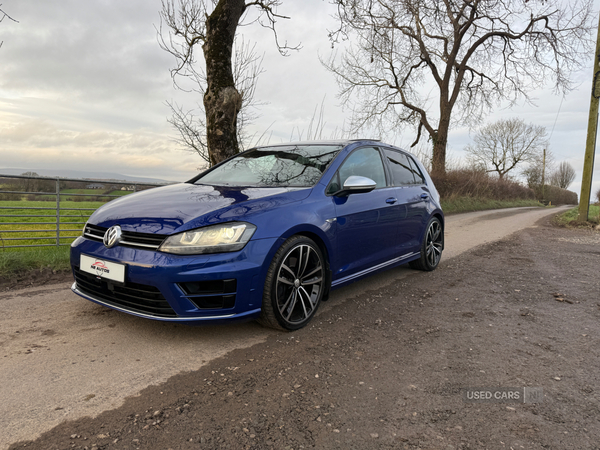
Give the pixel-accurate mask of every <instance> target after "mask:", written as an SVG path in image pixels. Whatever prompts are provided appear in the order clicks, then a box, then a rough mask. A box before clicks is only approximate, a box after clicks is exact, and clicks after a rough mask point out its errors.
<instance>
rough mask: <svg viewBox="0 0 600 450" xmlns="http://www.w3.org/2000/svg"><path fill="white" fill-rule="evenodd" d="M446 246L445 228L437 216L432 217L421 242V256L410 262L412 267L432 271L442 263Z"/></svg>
mask: <svg viewBox="0 0 600 450" xmlns="http://www.w3.org/2000/svg"><path fill="white" fill-rule="evenodd" d="M443 248H444V230H443V228H442V223H441V222H440V220H439V219H438V218H437V217H432V218H431V220H430V221H429V224H427V230H426V231H425V236H424V237H423V242H422V243H421V257H420V258H419V259H416V260H414V261H411V262H410V263H409V265H410V267H412V268H413V269H417V270H425V271H428V272H430V271H432V270H435V268H436V267H437V266H438V264H439V263H440V259H441V258H442V250H443Z"/></svg>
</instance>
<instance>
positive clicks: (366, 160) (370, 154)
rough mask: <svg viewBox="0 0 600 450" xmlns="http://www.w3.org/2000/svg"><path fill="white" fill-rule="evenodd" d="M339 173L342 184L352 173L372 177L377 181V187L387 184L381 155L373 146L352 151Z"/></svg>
mask: <svg viewBox="0 0 600 450" xmlns="http://www.w3.org/2000/svg"><path fill="white" fill-rule="evenodd" d="M338 174H339V179H340V182H341V183H342V185H343V184H344V181H346V180H347V179H348V177H349V176H352V175H357V176H360V177H367V178H370V179H371V180H373V181H374V182H375V183H377V188H380V187H383V186H385V185H386V181H385V171H384V169H383V162H382V161H381V155H380V154H379V151H378V150H377V149H374V148H372V147H366V148H360V149H358V150H355V151H354V152H352V153H351V154H350V156H348V158H346V161H344V164H342V167H340V170H339V171H338ZM377 188H376V189H377Z"/></svg>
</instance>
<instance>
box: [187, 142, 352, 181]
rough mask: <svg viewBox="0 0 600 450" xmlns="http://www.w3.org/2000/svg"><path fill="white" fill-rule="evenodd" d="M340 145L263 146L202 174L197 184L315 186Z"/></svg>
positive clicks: (339, 148) (340, 147)
mask: <svg viewBox="0 0 600 450" xmlns="http://www.w3.org/2000/svg"><path fill="white" fill-rule="evenodd" d="M342 148H343V146H341V145H302V146H280V147H263V148H257V149H254V150H250V151H248V152H244V153H242V154H240V155H239V156H237V157H235V158H233V159H230V160H229V161H227V162H226V163H224V164H222V165H220V166H218V167H215V168H214V169H213V170H211V171H209V172H207V173H206V174H204V175H201V176H200V178H198V179H197V180H196V181H195V183H196V184H212V185H218V186H257V187H309V186H314V185H315V184H316V183H317V181H319V179H320V178H321V175H323V172H324V171H325V169H326V168H327V166H328V165H329V163H330V162H331V161H332V160H333V158H335V156H336V155H337V154H338V153H339V151H340V150H341V149H342Z"/></svg>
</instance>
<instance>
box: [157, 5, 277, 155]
mask: <svg viewBox="0 0 600 450" xmlns="http://www.w3.org/2000/svg"><path fill="white" fill-rule="evenodd" d="M280 4H281V1H280V0H260V1H259V0H257V1H248V2H246V0H162V10H161V13H160V14H161V19H162V23H164V24H165V25H166V27H167V29H168V36H167V37H165V33H163V30H162V24H161V29H160V30H159V36H160V38H159V39H160V44H161V47H162V48H163V49H164V50H166V51H168V52H169V53H171V54H172V55H173V56H174V57H175V59H176V61H177V65H176V67H175V68H174V69H172V70H171V76H172V77H173V80H174V81H175V84H176V85H178V84H177V78H178V77H183V78H186V79H190V80H192V82H194V83H195V84H196V85H197V87H198V88H197V91H198V92H200V93H201V94H202V96H203V106H204V111H205V116H206V117H205V130H206V132H205V135H206V140H205V145H206V149H207V150H208V157H209V161H210V164H211V165H212V164H216V163H218V162H220V161H222V160H224V159H226V158H228V157H229V156H231V155H234V154H236V153H238V151H239V143H238V131H237V126H238V114H239V112H240V109H241V107H242V104H243V98H244V96H243V93H241V92H240V91H239V89H238V87H237V85H236V79H235V73H234V69H233V64H232V56H233V48H234V40H235V36H236V32H237V28H238V26H239V25H240V24H241V22H242V20H243V18H244V16H245V13H246V12H247V11H248V9H249V8H252V7H256V8H257V9H258V16H257V18H256V19H255V21H258V22H259V23H260V24H261V25H263V26H266V27H268V28H271V29H272V30H273V33H274V35H275V41H276V43H277V47H278V49H279V51H280V53H282V54H286V52H287V50H288V49H289V47H288V46H287V45H286V44H280V43H279V41H278V38H277V33H276V31H275V24H276V21H277V19H280V18H287V17H285V16H282V15H279V14H277V7H278V6H279V5H280ZM197 45H201V46H202V52H203V55H204V65H198V64H197V61H196V56H195V49H196V46H197ZM250 60H252V57H250ZM259 71H260V70H259ZM251 73H252V71H251ZM254 73H255V75H256V74H257V73H256V72H254ZM250 78H252V75H250ZM178 111H179V112H181V113H182V115H181V114H180V115H179V116H178V114H177V112H178ZM174 113H175V114H174V119H173V121H175V122H176V123H180V124H183V125H184V130H185V129H186V126H187V125H186V124H189V120H190V119H191V117H190V116H189V114H186V113H183V111H182V110H181V109H180V108H179V107H177V106H175V108H174ZM180 119H183V121H182V120H180ZM186 121H187V122H186ZM182 139H183V140H184V141H185V140H186V139H185V137H184V136H183V135H182Z"/></svg>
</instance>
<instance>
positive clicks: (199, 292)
mask: <svg viewBox="0 0 600 450" xmlns="http://www.w3.org/2000/svg"><path fill="white" fill-rule="evenodd" d="M178 286H179V287H180V288H181V290H182V291H183V292H184V293H185V295H186V297H187V298H188V300H189V301H190V302H192V303H193V304H194V305H195V306H196V308H198V309H229V308H233V307H234V306H235V294H236V289H237V281H236V280H235V279H229V280H208V281H190V282H187V283H179V284H178Z"/></svg>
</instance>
